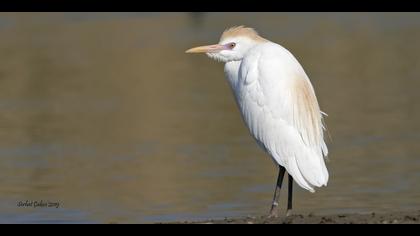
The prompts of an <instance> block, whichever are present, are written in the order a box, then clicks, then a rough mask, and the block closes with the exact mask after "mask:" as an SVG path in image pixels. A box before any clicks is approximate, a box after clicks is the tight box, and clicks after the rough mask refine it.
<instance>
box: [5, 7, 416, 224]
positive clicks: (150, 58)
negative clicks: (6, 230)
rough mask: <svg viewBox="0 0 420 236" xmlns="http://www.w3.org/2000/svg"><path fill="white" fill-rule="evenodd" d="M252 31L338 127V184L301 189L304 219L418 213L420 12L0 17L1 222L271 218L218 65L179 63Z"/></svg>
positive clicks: (264, 185) (269, 189) (266, 182)
mask: <svg viewBox="0 0 420 236" xmlns="http://www.w3.org/2000/svg"><path fill="white" fill-rule="evenodd" d="M242 24H244V25H247V26H251V27H255V28H256V29H257V31H259V32H260V34H261V35H262V36H264V37H266V38H268V39H270V40H272V41H274V42H277V43H279V44H281V45H283V46H284V47H286V48H288V49H289V50H290V51H291V52H292V53H293V54H294V55H295V56H296V58H297V59H298V60H299V61H300V62H301V64H302V65H303V67H304V68H305V70H306V72H307V74H308V75H309V77H310V78H311V80H312V83H313V85H314V87H315V90H316V92H317V96H318V99H319V102H320V105H321V108H322V109H323V111H325V112H326V113H328V114H329V116H328V118H327V119H326V123H327V127H328V129H329V133H330V136H331V139H330V140H329V141H328V144H329V147H330V156H329V158H330V161H329V162H328V168H329V171H330V173H331V174H330V176H331V177H330V182H329V185H328V187H326V188H321V189H318V191H317V193H315V194H311V193H309V192H306V191H304V190H302V189H300V188H298V187H296V188H295V189H296V194H295V212H296V213H305V214H308V213H311V212H313V213H315V214H336V213H366V212H371V211H376V212H387V211H400V210H411V209H419V208H420V171H419V170H420V158H419V157H420V145H419V141H420V130H419V128H420V124H419V120H420V112H419V108H420V107H419V106H420V92H419V88H420V44H419V42H420V14H419V13H0V183H1V184H0V222H2V223H7V222H11V223H22V222H23V223H54V222H64V223H69V222H70V223H78V222H81V223H113V222H117V223H150V222H167V221H183V220H201V219H209V218H214V219H215V218H224V217H240V216H248V215H263V214H266V213H267V212H268V210H269V207H270V204H271V200H272V195H273V191H274V186H275V180H276V177H277V169H276V168H275V166H274V165H273V163H272V161H271V159H270V158H269V157H268V156H267V155H266V154H265V153H263V152H262V151H261V150H260V149H259V148H258V147H257V145H256V144H255V143H254V140H253V139H252V138H251V137H250V136H249V134H248V131H247V129H246V128H245V126H244V124H243V123H242V120H241V118H240V115H239V111H238V110H237V108H236V105H235V102H234V100H233V96H232V94H231V91H230V88H229V87H228V84H227V82H226V81H225V80H224V73H223V65H222V64H220V63H217V62H215V61H212V60H210V59H208V58H206V56H204V55H189V54H185V53H184V51H185V50H186V49H188V48H190V47H193V46H198V45H203V44H209V43H216V42H218V40H219V37H220V35H221V33H222V32H223V30H224V29H225V28H227V27H230V26H234V25H242ZM285 196H286V194H285V192H283V193H282V197H281V199H282V201H281V206H282V210H284V206H285V204H286V197H285ZM26 200H29V201H40V200H43V201H51V202H59V203H60V207H59V208H58V209H55V208H36V209H34V208H30V207H17V204H18V202H19V201H26Z"/></svg>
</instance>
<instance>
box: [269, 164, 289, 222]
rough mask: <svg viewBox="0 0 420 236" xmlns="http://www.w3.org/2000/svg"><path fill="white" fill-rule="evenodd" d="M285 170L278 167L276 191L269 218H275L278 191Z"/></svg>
mask: <svg viewBox="0 0 420 236" xmlns="http://www.w3.org/2000/svg"><path fill="white" fill-rule="evenodd" d="M285 172H286V169H285V168H284V167H283V166H280V165H279V176H278V177H277V184H276V190H275V191H274V198H273V204H272V205H271V210H270V215H269V217H277V216H278V214H277V207H278V206H279V197H280V190H281V186H282V183H283V177H284V173H285Z"/></svg>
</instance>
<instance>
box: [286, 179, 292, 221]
mask: <svg viewBox="0 0 420 236" xmlns="http://www.w3.org/2000/svg"><path fill="white" fill-rule="evenodd" d="M288 192H289V194H288V197H287V212H286V216H291V215H292V204H293V177H292V176H291V175H290V174H289V188H288Z"/></svg>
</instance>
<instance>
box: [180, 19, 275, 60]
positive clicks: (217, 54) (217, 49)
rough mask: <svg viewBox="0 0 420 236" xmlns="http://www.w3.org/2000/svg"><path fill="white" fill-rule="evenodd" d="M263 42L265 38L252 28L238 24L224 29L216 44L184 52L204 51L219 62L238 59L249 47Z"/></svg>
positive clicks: (241, 57) (242, 56)
mask: <svg viewBox="0 0 420 236" xmlns="http://www.w3.org/2000/svg"><path fill="white" fill-rule="evenodd" d="M263 42H267V40H266V39H264V38H262V37H261V36H260V35H258V33H257V32H256V31H255V30H254V29H253V28H248V27H244V26H238V27H232V28H229V29H227V30H225V31H224V32H223V34H222V36H221V37H220V41H219V43H218V44H213V45H206V46H200V47H195V48H191V49H188V50H187V51H186V53H206V54H207V56H209V57H210V58H212V59H215V60H217V61H221V62H230V61H240V60H242V59H243V58H244V56H245V55H246V53H247V52H248V50H249V49H251V48H253V47H254V46H255V45H257V44H259V43H263Z"/></svg>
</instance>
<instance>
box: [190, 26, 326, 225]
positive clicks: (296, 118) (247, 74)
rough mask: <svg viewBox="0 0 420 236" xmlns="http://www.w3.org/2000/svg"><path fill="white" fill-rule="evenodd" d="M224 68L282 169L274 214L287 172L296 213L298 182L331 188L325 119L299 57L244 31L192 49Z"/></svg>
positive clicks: (250, 123) (257, 135)
mask: <svg viewBox="0 0 420 236" xmlns="http://www.w3.org/2000/svg"><path fill="white" fill-rule="evenodd" d="M186 52H187V53H206V54H207V55H208V56H209V57H210V58H213V59H215V60H217V61H221V62H224V63H225V74H226V79H227V81H228V82H229V85H230V87H231V89H232V92H233V94H234V97H235V100H236V103H237V105H238V107H239V110H240V112H241V115H242V118H243V120H244V122H245V124H246V126H247V127H248V129H249V131H250V133H251V135H252V137H253V138H254V139H255V140H256V142H257V143H258V145H259V146H260V147H261V148H262V149H263V150H265V151H266V152H267V153H268V154H269V155H270V156H271V157H272V159H273V160H274V162H275V163H276V165H278V167H279V175H278V178H277V185H276V189H275V192H274V199H273V203H272V206H271V210H270V216H271V217H277V216H278V214H277V211H278V210H277V206H278V199H279V194H280V189H281V186H282V182H283V177H284V173H285V171H287V172H288V174H289V191H288V206H287V213H286V215H290V214H291V210H292V193H293V180H295V181H296V183H297V184H298V185H299V186H300V187H302V188H304V189H306V190H309V191H310V192H314V187H321V186H326V185H327V182H328V176H329V175H328V170H327V168H326V166H325V162H324V158H326V157H327V155H328V149H327V146H326V144H325V141H324V130H325V128H324V125H323V115H324V114H325V113H323V112H321V110H320V108H319V105H318V101H317V98H316V96H315V92H314V89H313V87H312V84H311V82H310V80H309V78H308V76H307V75H306V73H305V71H304V70H303V68H302V66H301V65H300V64H299V62H298V61H297V60H296V58H295V57H294V56H293V55H292V54H291V53H290V52H289V51H288V50H287V49H285V48H284V47H282V46H280V45H279V44H276V43H274V42H271V41H269V40H267V39H265V38H263V37H261V36H260V35H259V34H258V33H257V32H256V31H255V30H254V29H252V28H248V27H244V26H239V27H233V28H230V29H227V30H225V31H224V32H223V34H222V36H221V38H220V41H219V43H218V44H214V45H208V46H200V47H195V48H191V49H189V50H187V51H186Z"/></svg>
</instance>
